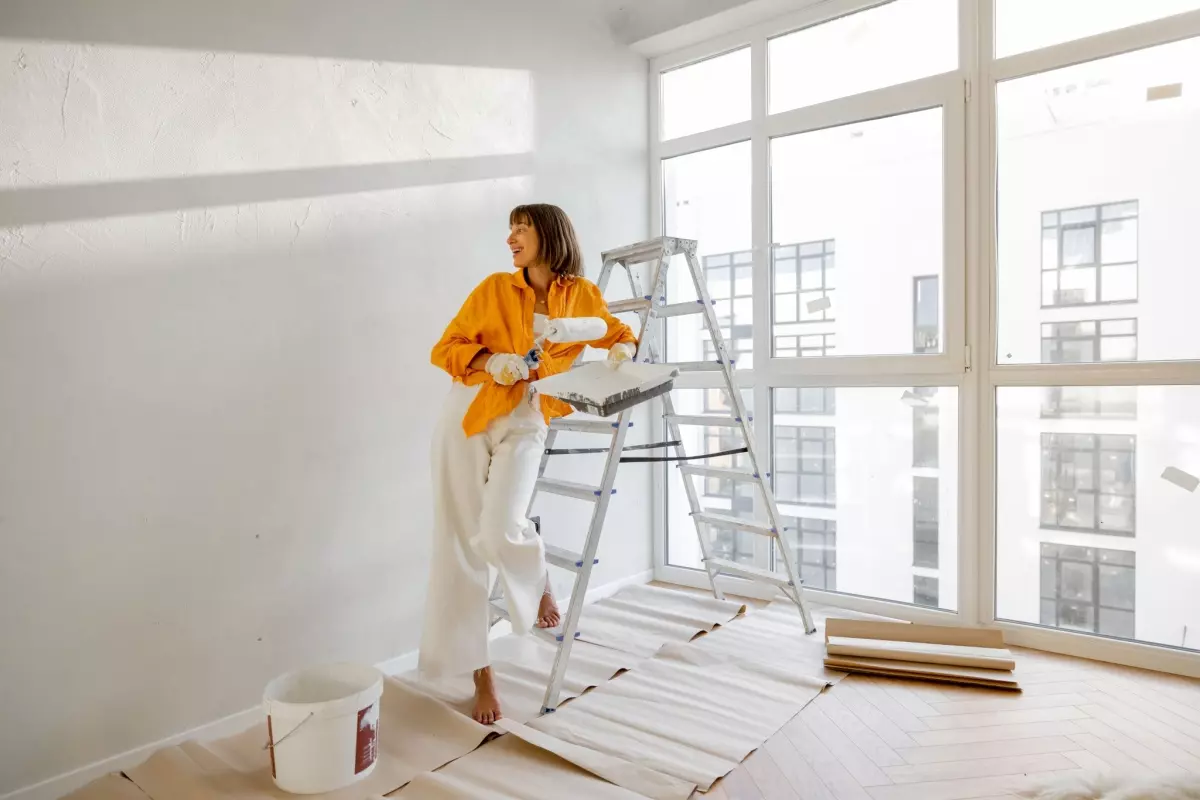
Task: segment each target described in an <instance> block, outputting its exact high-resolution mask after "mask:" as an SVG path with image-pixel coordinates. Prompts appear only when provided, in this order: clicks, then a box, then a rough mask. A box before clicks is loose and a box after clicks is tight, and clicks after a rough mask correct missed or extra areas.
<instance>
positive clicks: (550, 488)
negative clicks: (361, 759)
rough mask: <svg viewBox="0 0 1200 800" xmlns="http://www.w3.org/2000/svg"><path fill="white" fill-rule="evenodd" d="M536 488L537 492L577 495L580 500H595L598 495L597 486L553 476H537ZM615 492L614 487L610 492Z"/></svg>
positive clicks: (565, 495) (598, 489)
mask: <svg viewBox="0 0 1200 800" xmlns="http://www.w3.org/2000/svg"><path fill="white" fill-rule="evenodd" d="M537 488H538V491H539V492H549V493H550V494H561V495H563V496H564V497H577V498H579V499H580V500H596V499H597V498H599V497H600V487H599V486H588V485H587V484H586V483H574V482H573V481H560V480H556V479H554V478H539V479H538V482H537ZM616 493H617V490H616V489H613V490H611V492H610V494H616Z"/></svg>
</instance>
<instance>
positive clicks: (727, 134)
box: [658, 122, 753, 158]
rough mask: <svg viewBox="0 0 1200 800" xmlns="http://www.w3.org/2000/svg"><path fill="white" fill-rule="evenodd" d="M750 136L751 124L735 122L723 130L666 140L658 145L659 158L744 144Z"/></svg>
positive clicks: (751, 132)
mask: <svg viewBox="0 0 1200 800" xmlns="http://www.w3.org/2000/svg"><path fill="white" fill-rule="evenodd" d="M752 134H753V129H752V123H750V122H737V123H734V124H733V125H726V126H725V127H723V128H714V129H713V130H711V131H702V132H701V133H692V134H689V135H687V136H680V137H678V138H676V139H668V140H666V141H665V142H659V143H658V152H659V158H675V157H676V156H686V155H689V154H691V153H698V152H700V151H702V150H711V149H713V148H714V147H723V146H724V145H727V144H736V143H737V142H744V141H746V140H747V139H749V138H751V136H752Z"/></svg>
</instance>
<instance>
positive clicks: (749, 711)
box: [529, 620, 828, 790]
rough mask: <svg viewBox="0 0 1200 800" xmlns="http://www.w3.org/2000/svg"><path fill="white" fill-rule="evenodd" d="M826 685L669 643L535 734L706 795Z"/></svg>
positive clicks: (778, 666)
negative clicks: (694, 787) (665, 777)
mask: <svg viewBox="0 0 1200 800" xmlns="http://www.w3.org/2000/svg"><path fill="white" fill-rule="evenodd" d="M744 621H745V620H739V621H738V622H736V623H734V625H741V624H742V623H743V622H744ZM731 627H732V626H731ZM706 638H707V637H706ZM767 644H769V643H767ZM827 685H828V682H827V681H826V679H825V678H823V677H813V676H811V675H805V674H803V673H802V672H800V671H797V670H795V669H793V668H791V667H789V666H787V665H785V664H782V663H780V662H778V661H777V660H769V661H768V660H758V659H755V658H753V657H748V656H747V654H744V653H743V654H737V655H733V654H729V653H722V652H716V651H706V650H702V649H700V648H699V647H697V645H696V644H695V643H691V644H672V645H667V646H665V647H664V648H663V649H662V650H661V651H659V653H658V655H657V656H656V657H655V658H653V659H651V660H650V661H647V662H645V663H643V664H642V665H640V666H639V667H638V668H637V669H636V670H633V671H631V672H628V673H626V674H624V675H622V676H620V677H619V678H616V679H615V680H612V681H609V682H608V683H606V684H604V685H603V686H600V687H598V688H597V689H595V690H594V691H592V692H589V693H588V694H585V695H583V696H582V697H579V698H576V699H575V700H573V701H572V702H570V703H568V704H567V705H565V706H562V707H561V708H560V709H559V710H558V711H557V712H555V713H554V714H548V715H546V716H543V717H539V718H538V719H536V720H534V721H533V722H531V723H530V725H529V726H530V727H531V728H534V729H536V730H539V731H542V732H544V733H547V734H549V735H550V736H553V737H555V738H556V739H560V740H562V741H564V742H568V743H571V744H575V745H579V746H581V747H585V748H588V749H589V750H594V751H598V752H600V753H605V754H608V755H610V756H615V757H616V758H619V759H622V760H624V761H628V762H630V763H632V764H638V765H640V766H643V767H646V768H648V769H650V770H653V771H654V772H660V773H662V774H664V775H668V776H671V777H674V778H677V779H680V780H682V781H685V782H688V783H693V784H696V785H697V786H699V787H700V788H701V789H704V790H707V789H708V788H709V787H710V786H711V785H712V783H713V782H714V781H716V780H717V779H718V778H720V777H721V776H723V775H725V774H726V773H728V772H729V771H730V770H732V769H733V768H734V767H736V766H737V765H738V764H739V763H741V761H742V759H743V758H745V757H746V756H747V755H748V754H749V753H750V752H752V751H753V750H755V749H756V748H757V747H759V745H761V744H762V743H763V742H765V741H766V740H767V739H768V738H770V737H771V736H772V735H773V734H774V733H775V732H776V731H778V730H779V729H780V728H782V727H783V725H784V724H785V723H786V722H787V721H788V720H790V719H791V718H792V717H793V716H795V715H796V714H797V713H799V711H800V710H801V709H803V708H804V706H806V705H807V704H808V703H810V702H811V701H812V700H813V699H814V698H815V697H816V696H817V695H818V694H820V693H821V690H822V689H824V688H825V686H827ZM564 757H566V758H570V756H569V755H564ZM622 785H624V784H622Z"/></svg>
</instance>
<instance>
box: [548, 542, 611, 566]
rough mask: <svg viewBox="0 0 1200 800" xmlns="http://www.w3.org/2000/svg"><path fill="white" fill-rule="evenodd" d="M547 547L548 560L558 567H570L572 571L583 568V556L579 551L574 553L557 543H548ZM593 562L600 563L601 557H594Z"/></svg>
mask: <svg viewBox="0 0 1200 800" xmlns="http://www.w3.org/2000/svg"><path fill="white" fill-rule="evenodd" d="M545 548H546V561H547V562H548V563H550V564H553V565H554V566H556V567H562V568H563V569H569V570H571V571H572V572H578V571H579V570H581V569H583V556H582V555H580V554H579V553H573V552H571V551H570V550H568V549H566V548H565V547H557V546H556V545H552V544H548V545H546V546H545ZM592 563H593V564H599V563H600V559H598V558H593V559H592Z"/></svg>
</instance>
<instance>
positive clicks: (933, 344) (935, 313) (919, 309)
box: [913, 275, 942, 353]
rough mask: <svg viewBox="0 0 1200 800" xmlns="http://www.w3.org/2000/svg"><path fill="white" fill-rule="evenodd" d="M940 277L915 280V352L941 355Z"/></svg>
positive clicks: (930, 276)
mask: <svg viewBox="0 0 1200 800" xmlns="http://www.w3.org/2000/svg"><path fill="white" fill-rule="evenodd" d="M938 283H939V281H938V276H937V275H922V276H920V277H917V278H913V352H914V353H940V352H941V351H942V345H941V342H940V341H939V340H938V332H939V331H940V330H941V314H940V312H939V310H938V309H939V302H938Z"/></svg>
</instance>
